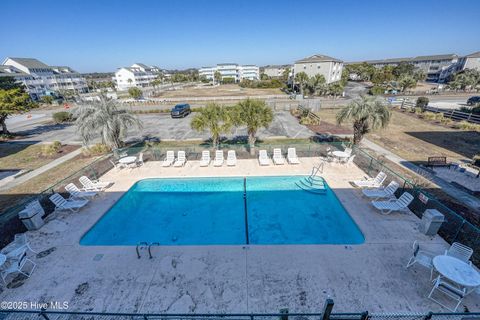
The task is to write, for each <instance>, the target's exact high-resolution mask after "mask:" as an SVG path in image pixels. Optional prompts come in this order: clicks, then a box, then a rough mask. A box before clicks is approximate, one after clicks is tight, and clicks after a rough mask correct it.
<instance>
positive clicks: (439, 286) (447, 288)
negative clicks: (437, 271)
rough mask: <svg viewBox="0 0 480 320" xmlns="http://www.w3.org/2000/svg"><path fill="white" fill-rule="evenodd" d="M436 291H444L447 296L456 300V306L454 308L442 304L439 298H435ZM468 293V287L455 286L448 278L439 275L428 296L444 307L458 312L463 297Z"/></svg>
mask: <svg viewBox="0 0 480 320" xmlns="http://www.w3.org/2000/svg"><path fill="white" fill-rule="evenodd" d="M435 291H439V292H441V293H443V294H444V295H446V296H447V297H449V298H451V299H453V300H454V301H456V305H455V307H454V308H453V309H452V308H450V307H448V306H446V305H444V304H442V303H441V302H440V301H439V300H437V299H434V298H433V293H434V292H435ZM466 295H467V289H466V288H458V287H456V286H454V285H453V284H451V283H450V282H448V281H447V280H446V279H444V278H442V277H440V276H438V277H437V278H436V279H435V284H434V285H433V288H432V291H430V294H429V295H428V298H429V299H430V300H432V301H434V302H436V303H438V304H439V305H441V306H442V307H444V308H446V309H448V310H450V311H452V312H456V311H457V309H458V306H460V304H461V303H462V301H463V298H465V296H466Z"/></svg>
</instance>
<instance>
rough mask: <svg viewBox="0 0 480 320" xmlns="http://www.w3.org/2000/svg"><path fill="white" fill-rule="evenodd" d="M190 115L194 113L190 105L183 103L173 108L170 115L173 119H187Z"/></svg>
mask: <svg viewBox="0 0 480 320" xmlns="http://www.w3.org/2000/svg"><path fill="white" fill-rule="evenodd" d="M190 113H192V111H191V110H190V105H189V104H188V103H183V104H177V105H176V106H175V107H173V108H172V111H171V112H170V115H171V116H172V118H185V117H186V116H188V115H189V114H190Z"/></svg>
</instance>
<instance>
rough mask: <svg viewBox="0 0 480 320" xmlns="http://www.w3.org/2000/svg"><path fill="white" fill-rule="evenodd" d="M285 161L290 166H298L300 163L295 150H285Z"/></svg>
mask: <svg viewBox="0 0 480 320" xmlns="http://www.w3.org/2000/svg"><path fill="white" fill-rule="evenodd" d="M287 161H288V163H290V164H300V161H299V160H298V157H297V150H296V149H295V148H288V149H287Z"/></svg>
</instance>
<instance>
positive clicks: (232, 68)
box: [198, 63, 260, 82]
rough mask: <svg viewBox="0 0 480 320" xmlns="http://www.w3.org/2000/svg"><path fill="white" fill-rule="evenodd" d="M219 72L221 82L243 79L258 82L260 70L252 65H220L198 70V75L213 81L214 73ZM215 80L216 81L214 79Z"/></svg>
mask: <svg viewBox="0 0 480 320" xmlns="http://www.w3.org/2000/svg"><path fill="white" fill-rule="evenodd" d="M217 71H218V72H220V75H221V77H222V80H225V79H233V81H234V82H240V81H242V80H243V79H249V80H259V79H260V68H259V67H257V66H254V65H243V66H241V65H238V64H236V63H220V64H217V66H215V67H202V68H200V69H199V70H198V75H199V76H200V77H201V78H202V77H205V78H206V79H208V80H213V79H214V77H215V72H217ZM215 80H217V79H215Z"/></svg>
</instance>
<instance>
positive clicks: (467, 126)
mask: <svg viewBox="0 0 480 320" xmlns="http://www.w3.org/2000/svg"><path fill="white" fill-rule="evenodd" d="M454 127H455V128H457V129H462V130H465V131H477V132H480V124H475V123H470V122H468V121H466V120H462V121H460V122H458V123H457V124H455V126H454Z"/></svg>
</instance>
